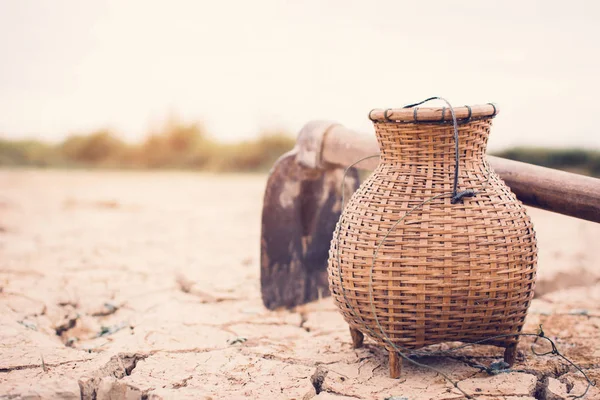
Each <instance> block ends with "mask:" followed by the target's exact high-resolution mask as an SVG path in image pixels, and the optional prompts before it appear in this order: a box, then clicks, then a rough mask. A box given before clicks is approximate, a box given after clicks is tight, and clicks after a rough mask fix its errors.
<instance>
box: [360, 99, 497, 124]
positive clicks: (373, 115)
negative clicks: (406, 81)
mask: <svg viewBox="0 0 600 400" xmlns="http://www.w3.org/2000/svg"><path fill="white" fill-rule="evenodd" d="M499 111H500V110H499V109H498V106H497V105H495V104H494V103H487V104H479V105H474V106H461V107H454V114H455V115H456V119H458V120H461V122H462V123H464V122H468V121H469V120H471V119H482V118H494V117H495V116H496V115H498V112H499ZM369 119H370V120H371V121H373V122H384V123H394V122H400V123H414V122H433V123H436V122H437V123H441V122H444V123H447V122H452V113H451V112H450V109H449V108H448V107H412V108H387V109H383V108H375V109H373V110H371V111H370V112H369Z"/></svg>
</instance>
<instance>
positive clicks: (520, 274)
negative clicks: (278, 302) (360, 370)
mask: <svg viewBox="0 0 600 400" xmlns="http://www.w3.org/2000/svg"><path fill="white" fill-rule="evenodd" d="M454 113H455V115H456V118H457V120H458V139H459V140H458V143H459V153H458V155H459V164H458V165H459V175H458V181H457V182H458V188H459V190H461V191H465V190H468V189H472V190H473V191H474V192H475V193H476V194H475V195H474V196H473V197H465V198H463V199H462V200H460V201H458V202H456V203H455V204H453V200H452V191H453V184H454V172H455V162H456V159H455V156H456V151H455V138H454V125H453V119H452V117H451V114H450V112H449V109H448V108H431V107H421V108H418V109H417V108H410V109H406V108H404V109H388V110H373V111H372V112H371V113H370V115H369V116H370V118H371V120H372V121H373V122H374V125H375V132H376V135H377V139H378V142H379V146H380V150H381V154H380V164H379V166H378V167H377V168H376V170H375V171H374V172H373V174H372V175H371V176H370V177H369V178H368V179H367V180H366V181H365V182H363V184H362V185H361V186H360V188H359V189H358V190H357V191H356V192H355V193H354V195H353V196H352V198H351V199H350V200H349V201H348V203H347V205H346V207H345V209H344V211H343V213H342V216H341V218H340V221H339V222H338V225H337V228H336V231H335V233H334V237H333V240H332V246H331V250H330V257H329V266H328V274H329V285H330V289H331V293H332V295H333V298H334V301H335V303H336V305H337V306H338V307H339V309H340V311H341V313H342V314H343V316H344V318H345V320H346V321H347V322H348V324H349V325H350V331H351V334H352V339H353V343H354V346H355V347H359V346H361V345H362V340H363V333H364V334H367V335H369V336H370V337H371V338H372V339H374V340H375V341H377V342H378V343H380V344H381V345H383V346H385V347H386V348H387V349H388V350H389V355H390V374H391V375H392V377H398V376H399V375H400V368H401V359H399V357H398V353H397V351H395V350H394V346H392V345H391V343H393V344H394V345H395V346H397V347H398V348H399V349H401V350H405V349H417V348H420V347H423V346H427V345H432V344H436V343H441V342H450V341H462V342H474V341H479V340H483V339H488V338H491V337H493V336H498V335H511V334H516V333H519V332H520V331H521V328H522V326H523V323H524V320H525V316H526V313H527V309H528V307H529V304H530V301H531V299H532V297H533V287H534V279H535V271H536V263H537V246H536V239H535V233H534V231H533V227H532V224H531V221H530V219H529V217H528V216H527V214H526V212H525V209H524V207H523V206H522V204H521V203H520V202H519V201H518V200H517V198H516V196H515V195H514V194H513V193H512V192H511V191H510V189H509V188H508V187H507V186H506V184H505V183H504V182H503V181H502V180H501V179H500V178H499V177H498V175H496V173H494V171H493V170H492V169H491V168H490V166H489V164H488V162H487V161H486V158H485V151H486V145H487V140H488V135H489V132H490V127H491V121H492V118H493V117H494V116H495V115H496V113H497V109H496V107H495V106H494V105H491V104H490V105H483V106H473V107H467V106H465V107H459V108H455V109H454ZM436 196H437V197H436ZM399 221H400V222H399ZM386 235H387V236H386ZM384 239H385V240H384ZM338 260H339V263H338ZM340 271H341V278H342V279H340ZM516 343H517V337H514V336H513V337H505V338H498V339H495V340H492V341H490V342H487V343H486V344H492V345H496V346H500V347H505V348H506V350H505V353H504V358H505V361H506V362H507V363H508V364H510V365H512V363H513V362H514V357H515V352H516Z"/></svg>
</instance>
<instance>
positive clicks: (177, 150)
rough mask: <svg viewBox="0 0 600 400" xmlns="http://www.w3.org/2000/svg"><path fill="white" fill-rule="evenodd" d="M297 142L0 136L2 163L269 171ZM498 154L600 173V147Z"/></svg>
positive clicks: (179, 134)
mask: <svg viewBox="0 0 600 400" xmlns="http://www.w3.org/2000/svg"><path fill="white" fill-rule="evenodd" d="M293 146H294V137H292V136H290V135H287V134H285V133H283V132H264V133H263V134H262V135H260V136H259V137H258V138H256V139H253V140H247V141H243V142H238V143H222V142H219V141H218V140H215V139H214V138H212V137H211V136H209V135H208V133H207V132H206V130H205V129H204V127H203V126H202V125H200V124H197V123H183V122H181V121H178V120H176V119H171V120H169V121H168V122H167V123H166V124H165V125H164V126H163V127H161V128H160V129H159V130H157V131H154V132H150V134H149V135H148V136H147V137H146V139H145V140H144V141H142V142H141V143H137V144H129V143H126V142H124V141H123V140H121V139H119V137H118V135H116V134H115V133H114V132H111V131H110V130H106V129H104V130H98V131H95V132H91V133H88V134H83V135H81V134H80V135H71V136H69V137H67V138H66V139H65V140H64V141H63V142H61V143H58V144H49V143H45V142H41V141H36V140H6V139H0V166H13V167H19V166H27V167H66V168H136V169H195V170H204V171H214V172H243V171H248V172H254V171H267V170H268V169H269V168H271V166H272V165H273V163H274V162H275V160H277V158H278V157H279V156H280V155H281V154H283V153H285V152H286V151H288V150H290V149H291V148H292V147H293ZM495 155H497V156H499V157H505V158H509V159H512V160H517V161H523V162H527V163H531V164H536V165H542V166H545V167H550V168H556V169H562V170H566V171H571V172H577V173H580V174H585V175H590V176H595V177H600V151H597V150H596V151H595V150H584V149H545V148H526V147H516V148H513V149H509V150H504V151H501V152H497V153H495Z"/></svg>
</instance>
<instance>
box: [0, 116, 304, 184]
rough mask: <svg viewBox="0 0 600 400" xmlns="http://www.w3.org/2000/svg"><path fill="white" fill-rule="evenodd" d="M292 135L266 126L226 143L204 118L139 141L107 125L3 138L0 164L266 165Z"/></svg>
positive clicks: (228, 168)
mask: <svg viewBox="0 0 600 400" xmlns="http://www.w3.org/2000/svg"><path fill="white" fill-rule="evenodd" d="M294 140H295V139H294V137H292V136H290V135H287V134H285V133H283V132H265V133H263V134H261V135H260V136H259V137H258V138H257V139H254V140H248V141H244V142H239V143H222V142H219V141H217V140H215V139H213V138H211V137H210V136H209V135H208V134H207V133H206V131H205V130H204V128H203V127H202V126H201V125H200V124H196V123H191V124H186V123H182V122H179V121H177V120H170V121H169V122H167V123H166V124H165V125H164V126H163V127H162V128H161V129H160V130H158V131H156V132H151V133H150V134H149V135H148V136H147V138H146V139H145V140H144V141H143V142H141V143H138V144H128V143H126V142H124V141H122V140H121V139H119V138H118V136H117V135H116V134H114V133H113V132H111V131H109V130H99V131H96V132H92V133H89V134H85V135H80V134H78V135H71V136H69V137H67V138H66V139H65V140H64V141H63V142H61V143H58V144H54V145H53V144H48V143H44V142H41V141H35V140H6V139H0V166H12V167H20V166H26V167H66V168H137V169H142V168H143V169H197V170H206V171H214V172H234V171H235V172H244V171H248V172H255V171H267V170H268V169H269V168H271V166H272V165H273V163H274V162H275V161H276V160H277V158H278V157H279V156H280V155H281V154H283V153H285V152H286V151H288V150H290V149H291V148H292V147H293V146H294Z"/></svg>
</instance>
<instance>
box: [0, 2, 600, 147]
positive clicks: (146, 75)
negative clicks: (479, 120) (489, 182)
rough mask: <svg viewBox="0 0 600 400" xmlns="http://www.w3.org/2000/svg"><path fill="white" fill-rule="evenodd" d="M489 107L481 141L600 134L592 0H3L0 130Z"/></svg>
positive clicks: (124, 127)
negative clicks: (430, 105) (442, 101)
mask: <svg viewBox="0 0 600 400" xmlns="http://www.w3.org/2000/svg"><path fill="white" fill-rule="evenodd" d="M434 95H437V96H443V97H446V98H447V99H448V100H449V101H450V102H451V103H452V104H454V105H463V104H478V103H487V102H495V103H496V104H498V106H499V107H500V109H501V114H500V115H499V116H498V117H497V119H496V123H495V126H494V128H493V131H492V135H491V140H490V147H491V148H492V149H494V148H495V149H499V148H503V147H507V146H511V145H540V146H593V147H596V148H600V129H599V128H598V124H600V113H599V112H598V111H597V110H598V109H599V108H600V2H598V1H594V0H590V1H568V2H565V1H506V0H504V1H480V0H472V1H449V0H427V1H410V2H408V1H398V0H390V1H377V0H372V1H352V0H335V1H334V0H310V1H308V0H306V1H300V0H297V1H284V0H255V1H245V0H239V1H233V0H230V1H223V0H213V1H200V0H197V1H192V0H190V1H177V0H170V1H166V0H165V1H158V0H155V1H148V0H146V1H133V0H131V1H128V0H114V1H112V0H95V1H81V0H55V1H43V0H37V1H34V0H0V135H3V136H5V137H6V136H7V137H37V138H43V139H50V140H59V139H61V138H63V137H64V136H65V135H66V134H68V133H74V132H86V131H90V130H93V129H96V128H101V127H108V128H112V129H115V130H116V131H117V132H118V133H119V134H120V135H121V136H122V137H123V138H125V139H127V140H136V139H139V138H140V137H142V136H143V135H144V134H145V133H146V132H147V131H148V130H149V128H151V127H153V126H157V125H160V124H161V122H162V121H164V120H165V119H166V118H167V117H168V116H169V115H171V114H176V115H179V116H180V117H181V118H182V119H183V120H184V121H202V122H203V123H204V124H205V126H206V127H207V129H208V131H209V132H210V133H211V134H212V135H213V136H215V137H217V138H220V139H223V140H235V139H240V138H248V137H252V136H254V135H256V134H257V132H259V131H260V130H261V129H264V128H278V127H279V128H283V129H285V130H288V131H289V132H291V133H296V132H297V131H298V130H299V129H300V127H301V126H302V125H303V124H304V123H305V122H307V121H309V120H312V119H333V120H337V121H339V122H341V123H343V124H345V125H346V126H349V127H353V128H356V129H359V130H363V131H371V129H372V128H371V122H370V121H369V120H368V119H367V113H368V111H369V110H370V109H372V108H376V107H377V108H390V107H401V106H402V105H404V104H407V103H410V102H415V101H418V100H421V99H423V98H426V97H430V96H434Z"/></svg>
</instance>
